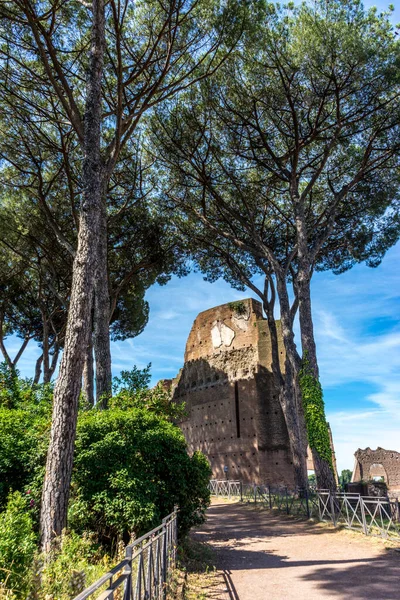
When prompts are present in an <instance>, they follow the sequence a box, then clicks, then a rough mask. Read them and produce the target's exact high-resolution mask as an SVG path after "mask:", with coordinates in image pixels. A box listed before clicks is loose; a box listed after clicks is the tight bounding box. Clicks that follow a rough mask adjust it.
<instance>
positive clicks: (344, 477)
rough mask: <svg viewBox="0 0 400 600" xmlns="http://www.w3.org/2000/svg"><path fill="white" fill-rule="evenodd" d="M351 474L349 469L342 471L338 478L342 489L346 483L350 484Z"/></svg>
mask: <svg viewBox="0 0 400 600" xmlns="http://www.w3.org/2000/svg"><path fill="white" fill-rule="evenodd" d="M352 475H353V472H352V471H350V469H343V471H342V472H341V474H340V477H339V483H340V485H341V486H342V487H343V486H344V485H345V484H346V483H350V481H351V477H352Z"/></svg>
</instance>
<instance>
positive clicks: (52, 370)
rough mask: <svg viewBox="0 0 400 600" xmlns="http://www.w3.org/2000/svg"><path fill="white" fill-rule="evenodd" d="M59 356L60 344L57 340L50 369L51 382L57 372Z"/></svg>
mask: <svg viewBox="0 0 400 600" xmlns="http://www.w3.org/2000/svg"><path fill="white" fill-rule="evenodd" d="M59 354H60V346H59V345H58V342H57V340H56V341H55V342H54V348H53V355H52V358H51V363H50V367H49V381H51V378H52V377H53V375H54V371H55V370H56V367H57V363H58V356H59Z"/></svg>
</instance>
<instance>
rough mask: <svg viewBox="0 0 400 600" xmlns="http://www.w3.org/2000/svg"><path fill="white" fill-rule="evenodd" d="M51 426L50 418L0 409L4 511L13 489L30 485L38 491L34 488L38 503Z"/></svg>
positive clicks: (0, 494) (0, 500) (0, 504)
mask: <svg viewBox="0 0 400 600" xmlns="http://www.w3.org/2000/svg"><path fill="white" fill-rule="evenodd" d="M49 429H50V425H49V422H48V420H47V419H42V418H35V417H34V415H33V414H32V413H29V412H28V411H24V410H7V409H4V408H0V510H1V508H2V507H3V506H4V505H5V502H6V499H7V496H8V494H9V493H10V491H11V490H13V491H16V490H20V491H22V490H24V489H28V488H29V487H32V488H34V489H35V490H36V493H33V490H30V491H31V499H32V500H33V502H35V505H37V504H38V501H39V498H40V485H41V474H42V470H43V467H44V464H45V457H46V451H47V443H48V433H49ZM37 478H38V479H39V480H38V481H37ZM35 482H36V485H35Z"/></svg>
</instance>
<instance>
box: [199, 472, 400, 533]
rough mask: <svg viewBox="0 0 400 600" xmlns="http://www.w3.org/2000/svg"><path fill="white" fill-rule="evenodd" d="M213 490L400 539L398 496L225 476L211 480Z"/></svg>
mask: <svg viewBox="0 0 400 600" xmlns="http://www.w3.org/2000/svg"><path fill="white" fill-rule="evenodd" d="M210 491H211V494H212V495H215V496H224V497H230V498H237V499H238V500H240V501H242V502H254V503H255V504H256V503H260V504H262V505H263V506H264V507H265V508H269V509H270V510H276V511H278V512H283V513H286V514H288V515H293V516H297V517H304V518H308V519H309V518H316V519H319V520H320V521H327V522H331V523H332V524H333V525H334V526H335V527H336V526H338V525H344V526H345V527H347V528H350V529H353V530H355V531H359V532H361V533H363V534H364V535H372V536H378V537H383V538H386V539H393V540H399V539H400V504H399V501H398V499H392V498H381V497H375V496H360V495H359V494H347V493H344V492H339V491H333V492H332V491H329V490H317V489H313V488H307V489H295V490H293V489H292V490H290V489H288V488H286V487H277V486H272V485H257V484H248V483H243V482H241V481H225V480H220V481H219V480H212V481H210Z"/></svg>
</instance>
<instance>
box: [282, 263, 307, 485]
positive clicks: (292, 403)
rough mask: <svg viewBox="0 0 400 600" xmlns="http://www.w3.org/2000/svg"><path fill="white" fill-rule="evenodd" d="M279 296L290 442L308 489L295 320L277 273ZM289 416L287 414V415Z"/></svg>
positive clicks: (299, 479) (300, 477) (298, 477)
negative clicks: (294, 330) (294, 332)
mask: <svg viewBox="0 0 400 600" xmlns="http://www.w3.org/2000/svg"><path fill="white" fill-rule="evenodd" d="M275 276H276V282H277V293H278V298H279V305H280V312H281V328H282V340H283V345H284V347H285V354H286V359H285V377H284V386H283V391H282V393H283V394H284V398H283V399H282V402H283V403H284V404H285V406H286V415H285V419H286V423H287V426H288V433H289V441H290V445H291V448H292V454H293V467H294V470H295V475H296V481H297V482H298V483H297V485H298V486H299V487H301V488H306V487H307V485H308V477H307V432H306V425H305V421H304V414H303V412H302V410H300V403H299V388H298V381H297V377H298V370H299V366H300V360H299V356H298V353H297V348H296V344H295V341H294V334H293V322H292V321H293V319H292V317H291V314H290V302H289V296H288V292H287V281H286V275H285V274H284V273H280V272H278V273H276V274H275ZM284 414H285V413H284Z"/></svg>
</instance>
